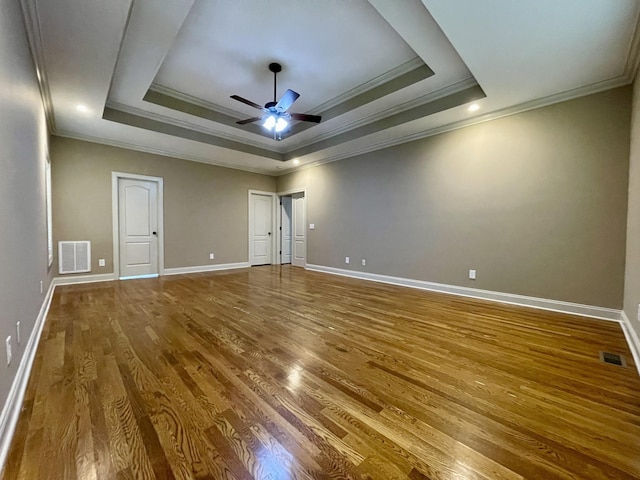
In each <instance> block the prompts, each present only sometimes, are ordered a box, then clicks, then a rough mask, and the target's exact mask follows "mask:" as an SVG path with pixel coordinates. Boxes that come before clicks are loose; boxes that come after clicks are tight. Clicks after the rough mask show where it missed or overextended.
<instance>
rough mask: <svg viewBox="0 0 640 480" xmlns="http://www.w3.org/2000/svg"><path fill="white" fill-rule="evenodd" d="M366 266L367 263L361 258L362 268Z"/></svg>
mask: <svg viewBox="0 0 640 480" xmlns="http://www.w3.org/2000/svg"><path fill="white" fill-rule="evenodd" d="M366 265H367V261H366V260H365V259H364V258H363V259H362V266H363V267H364V266H366Z"/></svg>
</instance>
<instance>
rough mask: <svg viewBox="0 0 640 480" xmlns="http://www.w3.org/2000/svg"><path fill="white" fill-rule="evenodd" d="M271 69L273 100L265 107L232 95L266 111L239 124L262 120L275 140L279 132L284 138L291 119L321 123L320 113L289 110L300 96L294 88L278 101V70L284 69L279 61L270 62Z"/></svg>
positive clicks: (240, 100) (279, 137)
mask: <svg viewBox="0 0 640 480" xmlns="http://www.w3.org/2000/svg"><path fill="white" fill-rule="evenodd" d="M269 70H270V71H271V72H273V102H267V103H266V104H265V105H264V107H261V106H260V105H258V104H257V103H254V102H252V101H251V100H247V99H246V98H242V97H240V96H239V95H231V98H233V99H234V100H238V101H239V102H242V103H245V104H247V105H249V106H250V107H253V108H257V109H258V110H262V111H263V112H264V115H260V116H259V117H253V118H247V119H246V120H240V121H238V122H236V123H237V124H238V125H246V124H247V123H253V122H258V121H261V120H262V121H263V123H262V126H263V127H264V128H266V129H267V130H269V131H270V132H273V139H274V140H275V139H276V134H278V138H277V139H278V140H282V137H281V136H280V134H281V133H282V132H283V131H284V130H285V129H286V128H287V127H288V126H289V121H290V120H300V121H302V122H313V123H320V120H322V117H320V116H318V115H307V114H305V113H290V112H287V110H289V108H290V107H291V105H293V102H295V101H296V100H297V99H298V97H299V96H300V94H299V93H297V92H294V91H293V90H287V91H286V92H284V95H282V97H280V100H278V101H277V102H276V86H277V76H278V72H280V71H282V66H281V65H280V64H279V63H270V64H269Z"/></svg>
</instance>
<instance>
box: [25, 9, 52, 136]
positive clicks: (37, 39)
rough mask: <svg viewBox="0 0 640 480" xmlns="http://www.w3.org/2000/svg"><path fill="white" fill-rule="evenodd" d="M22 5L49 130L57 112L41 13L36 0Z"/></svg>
mask: <svg viewBox="0 0 640 480" xmlns="http://www.w3.org/2000/svg"><path fill="white" fill-rule="evenodd" d="M20 6H21V7H22V17H23V20H24V27H25V30H26V32H27V41H28V43H29V49H30V50H31V57H32V59H33V63H34V66H35V69H36V77H37V79H38V87H39V88H40V96H41V97H42V104H43V107H44V113H45V117H46V119H47V125H48V127H49V131H50V132H53V131H55V129H56V121H55V114H54V111H53V102H52V100H51V89H50V88H49V78H48V76H47V68H46V62H45V57H44V47H43V42H42V31H41V30H40V15H39V13H38V5H37V4H36V2H35V0H20Z"/></svg>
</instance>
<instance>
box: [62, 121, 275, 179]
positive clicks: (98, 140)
mask: <svg viewBox="0 0 640 480" xmlns="http://www.w3.org/2000/svg"><path fill="white" fill-rule="evenodd" d="M51 134H52V135H56V136H57V137H64V138H71V139H73V140H80V141H82V142H89V143H95V144H98V145H107V146H108V147H113V148H125V149H127V150H133V151H136V152H144V153H150V154H152V155H161V156H163V157H170V158H178V159H180V160H188V161H190V162H197V163H204V164H206V165H213V166H214V167H224V168H231V169H232V170H239V171H241V172H253V173H260V174H262V175H273V172H272V171H271V169H267V168H252V167H244V166H240V165H234V164H232V163H225V162H218V161H213V160H211V158H209V157H200V156H197V155H191V154H185V153H181V152H176V151H173V150H165V149H163V148H154V147H150V146H148V145H140V144H138V143H129V142H121V141H119V140H112V139H109V138H102V137H94V136H92V135H83V134H80V133H75V132H69V131H67V130H60V129H56V130H55V131H52V132H51ZM220 148H221V147H220Z"/></svg>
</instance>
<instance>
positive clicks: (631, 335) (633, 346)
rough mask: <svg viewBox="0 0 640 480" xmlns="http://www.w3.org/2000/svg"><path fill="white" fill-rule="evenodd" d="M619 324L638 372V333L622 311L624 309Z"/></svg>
mask: <svg viewBox="0 0 640 480" xmlns="http://www.w3.org/2000/svg"><path fill="white" fill-rule="evenodd" d="M620 325H622V331H623V332H624V336H625V338H626V339H627V343H628V344H629V350H631V355H633V361H634V363H635V364H636V369H637V370H638V374H640V338H638V333H637V332H636V331H635V329H634V328H633V326H632V325H631V320H629V317H627V314H626V313H624V310H623V311H622V320H621V322H620Z"/></svg>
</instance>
